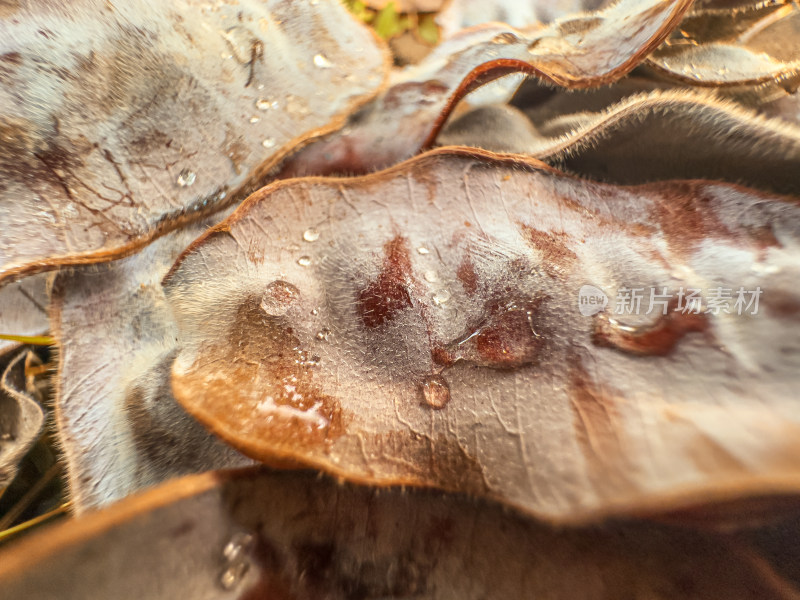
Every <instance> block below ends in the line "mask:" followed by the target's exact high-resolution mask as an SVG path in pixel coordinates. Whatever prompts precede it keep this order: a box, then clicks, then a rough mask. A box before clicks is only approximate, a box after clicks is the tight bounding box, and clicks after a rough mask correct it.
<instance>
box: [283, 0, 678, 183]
mask: <svg viewBox="0 0 800 600" xmlns="http://www.w3.org/2000/svg"><path fill="white" fill-rule="evenodd" d="M690 5H691V0H671V1H666V2H663V1H656V0H623V1H622V2H619V3H617V4H615V5H614V6H611V7H609V8H607V9H606V10H604V11H600V12H598V13H593V14H586V15H580V16H578V17H576V18H575V19H573V20H569V21H561V22H559V23H555V24H553V25H551V26H549V27H543V28H539V29H535V30H528V31H520V30H516V29H513V28H510V27H508V26H505V25H498V24H490V25H485V26H482V27H478V28H474V29H471V30H466V31H464V32H463V34H461V35H458V36H455V37H453V38H451V39H449V40H447V41H446V42H444V43H443V44H442V45H440V46H439V47H437V48H436V49H435V50H434V51H433V52H431V54H430V55H428V57H427V58H426V59H425V60H424V61H423V62H421V63H420V64H419V65H415V66H413V67H408V68H406V69H404V70H403V71H397V72H395V73H394V74H393V75H392V77H391V81H390V85H389V88H388V89H387V90H386V91H385V92H383V93H382V94H381V95H379V96H378V97H377V98H376V99H375V100H373V101H372V102H370V103H369V104H367V105H366V106H364V107H363V108H362V109H361V110H360V111H358V112H357V113H355V114H354V115H353V116H352V117H351V118H350V121H349V123H348V125H347V126H346V127H345V128H343V129H342V130H341V132H338V133H335V134H332V135H330V136H327V137H325V138H323V139H321V140H319V141H316V142H314V143H312V144H310V145H309V146H308V147H306V148H305V149H303V150H301V151H300V152H299V153H297V154H295V155H294V156H292V157H291V158H290V159H289V160H288V162H287V163H286V164H285V165H284V166H283V167H282V170H281V173H280V176H281V177H284V178H287V177H292V176H297V175H307V174H331V173H354V172H355V173H364V172H369V171H372V170H374V169H377V168H383V167H386V166H388V165H391V164H394V163H396V162H398V161H400V160H402V159H405V158H408V157H410V156H413V155H414V154H416V153H417V152H418V151H419V149H420V148H425V147H429V146H430V145H432V144H433V143H434V141H435V138H436V135H437V133H438V131H439V129H440V128H441V126H442V125H443V124H444V122H445V120H446V119H447V117H448V116H449V114H450V112H451V111H452V110H453V108H454V107H455V106H456V104H457V103H458V102H459V100H461V98H462V97H463V96H464V95H465V94H467V93H469V92H470V91H472V90H474V89H476V88H477V87H479V86H480V85H483V84H485V83H488V82H489V81H492V80H494V79H497V78H498V77H501V76H503V75H507V74H509V73H517V72H525V73H529V74H532V75H534V76H536V77H538V78H540V79H542V80H544V81H546V82H549V83H555V84H557V85H560V86H566V87H570V88H584V87H591V86H598V85H602V84H607V83H610V82H612V81H615V80H617V79H619V78H620V77H622V76H623V75H625V74H626V73H627V72H628V71H630V70H631V69H632V68H633V67H634V66H636V64H637V63H639V62H640V61H641V60H642V58H643V57H644V56H646V55H647V54H648V53H649V52H651V51H652V50H653V49H654V48H655V47H657V46H658V45H659V44H660V43H661V41H662V40H663V39H664V38H665V37H666V35H667V34H668V33H669V31H670V30H671V29H672V28H673V27H675V26H676V25H677V24H678V22H679V21H680V19H681V17H682V15H683V13H684V12H685V11H686V10H687V9H688V8H689V6H690Z"/></svg>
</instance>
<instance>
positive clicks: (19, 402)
mask: <svg viewBox="0 0 800 600" xmlns="http://www.w3.org/2000/svg"><path fill="white" fill-rule="evenodd" d="M27 355H28V351H27V350H23V351H21V352H20V353H19V354H18V355H17V356H15V357H13V358H12V359H11V360H10V361H8V362H7V363H5V361H4V363H5V364H4V365H3V372H2V379H0V491H2V490H3V489H4V488H5V487H6V486H7V485H8V484H9V483H11V481H12V480H13V479H14V477H15V476H16V474H17V465H18V464H19V462H20V461H21V460H22V459H23V458H24V457H25V454H27V452H28V450H29V449H30V447H31V446H32V445H33V444H34V443H35V442H36V440H37V439H38V437H39V433H40V432H41V430H42V426H43V425H44V411H43V410H42V407H41V406H39V403H38V402H36V400H34V399H33V398H31V396H30V395H29V394H28V393H27V391H26V388H25V358H26V356H27Z"/></svg>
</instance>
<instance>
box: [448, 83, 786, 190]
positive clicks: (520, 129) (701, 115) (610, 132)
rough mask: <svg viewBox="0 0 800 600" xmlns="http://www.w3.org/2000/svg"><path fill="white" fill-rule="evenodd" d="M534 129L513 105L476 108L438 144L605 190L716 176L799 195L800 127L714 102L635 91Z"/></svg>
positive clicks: (679, 94)
mask: <svg viewBox="0 0 800 600" xmlns="http://www.w3.org/2000/svg"><path fill="white" fill-rule="evenodd" d="M558 99H562V98H561V97H559V98H558ZM577 100H579V99H577ZM577 100H576V102H575V104H579V103H580V102H579V101H577ZM591 103H592V99H591V98H586V102H585V104H586V105H587V108H588V107H589V106H591ZM537 108H538V107H537ZM544 112H547V111H546V110H545V111H544ZM536 116H537V117H540V116H541V115H540V114H538V111H537V114H536ZM537 125H538V126H534V124H533V123H531V122H530V121H528V120H527V118H526V116H525V114H523V113H522V112H521V111H519V110H516V109H514V108H512V107H509V106H496V107H483V108H478V109H475V110H474V111H471V112H469V113H467V114H465V115H463V116H462V117H460V118H459V119H456V120H455V121H453V123H451V124H450V125H449V126H448V127H446V128H445V130H444V131H443V132H442V134H441V135H440V136H439V140H438V141H439V143H440V144H442V145H449V144H457V145H467V146H475V147H480V148H485V149H487V150H492V151H500V152H515V153H523V154H528V155H530V156H532V157H534V158H538V159H540V160H543V161H546V162H547V163H549V164H551V165H554V166H556V167H558V168H560V169H562V170H566V171H568V172H571V173H575V174H578V175H580V176H582V177H588V178H592V179H595V180H601V181H607V182H612V183H620V184H637V183H647V182H651V181H662V180H667V179H718V180H722V181H729V182H732V183H741V184H744V185H748V186H751V187H755V188H758V189H763V190H767V191H773V192H779V193H793V194H800V179H798V177H797V173H798V170H799V169H800V128H798V127H796V126H791V125H789V124H787V123H785V122H781V121H778V120H767V119H765V118H763V117H759V116H758V115H756V114H755V113H753V112H751V111H748V110H745V109H743V108H741V107H740V106H737V105H736V104H734V103H733V102H726V101H721V100H718V99H715V98H714V97H712V96H704V95H698V94H694V93H690V92H677V91H675V92H654V93H651V94H641V95H635V96H631V97H627V98H625V99H624V100H622V101H621V102H619V103H617V104H614V105H612V106H610V107H609V108H607V109H605V110H603V111H602V112H598V113H592V112H578V113H574V114H565V115H559V116H555V115H550V118H549V119H547V120H545V121H544V122H543V123H539V124H537Z"/></svg>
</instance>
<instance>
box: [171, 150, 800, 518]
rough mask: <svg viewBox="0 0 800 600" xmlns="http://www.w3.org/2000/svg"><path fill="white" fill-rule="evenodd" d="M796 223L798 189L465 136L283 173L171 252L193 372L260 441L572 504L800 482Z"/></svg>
mask: <svg viewBox="0 0 800 600" xmlns="http://www.w3.org/2000/svg"><path fill="white" fill-rule="evenodd" d="M798 232H800V206H798V203H797V201H796V200H795V199H790V198H785V197H780V196H774V195H769V194H765V193H762V192H756V191H752V190H748V189H745V188H741V187H737V186H734V185H729V184H722V183H713V182H702V181H678V182H663V183H654V184H650V185H644V186H639V187H630V188H626V187H615V186H610V185H604V184H597V183H592V182H589V181H582V180H577V179H573V178H570V177H567V176H564V175H563V174H560V173H558V172H555V171H553V170H551V169H549V168H546V167H545V166H544V165H542V164H541V163H538V162H537V161H531V160H528V161H525V160H522V159H521V158H520V157H505V158H504V157H499V156H496V155H491V154H489V153H484V152H480V151H477V150H474V151H471V150H468V149H458V148H450V149H442V150H440V151H433V152H431V153H428V154H426V155H423V156H421V157H419V158H417V159H414V160H411V161H408V162H406V163H403V164H402V165H399V166H397V167H396V168H393V169H389V170H386V171H383V172H380V173H376V174H374V175H371V176H366V177H362V178H356V179H329V180H326V179H305V180H296V181H292V182H280V183H278V184H275V185H273V186H269V187H267V188H264V190H262V191H260V192H258V193H257V194H256V195H254V196H252V197H251V198H250V200H249V201H248V202H247V203H245V204H244V205H243V206H242V207H241V208H240V209H239V211H238V212H237V213H235V214H234V215H233V216H232V217H231V218H230V219H228V220H227V221H226V222H225V223H223V224H221V225H220V226H219V227H218V228H216V229H215V230H212V231H211V232H210V233H209V234H208V235H206V236H204V237H203V238H200V239H199V240H198V241H197V242H195V243H194V244H193V245H192V246H191V247H190V248H189V250H187V253H186V254H185V255H184V256H183V257H182V258H181V259H179V261H178V263H176V266H175V267H174V268H173V270H172V271H171V273H170V275H168V277H167V279H166V281H165V289H166V293H167V297H168V299H169V301H170V302H171V303H172V305H173V307H174V310H175V316H176V318H177V320H178V323H179V327H180V339H181V343H180V346H181V350H180V352H179V353H178V355H177V358H176V360H175V362H174V365H173V370H172V388H173V392H174V394H175V397H176V398H177V399H178V401H179V402H180V403H181V404H182V405H183V406H184V407H186V409H187V410H188V411H189V412H190V413H192V414H193V415H195V416H196V417H197V418H198V419H199V420H200V421H202V422H203V423H205V424H206V426H208V427H209V428H210V429H212V430H213V431H214V432H215V433H217V434H218V435H220V436H221V437H222V438H224V439H226V440H227V441H229V442H230V443H231V444H233V445H234V446H235V447H237V448H239V449H240V450H241V451H242V452H244V453H245V454H248V455H250V456H253V457H255V458H258V459H260V460H262V461H265V462H268V463H275V464H283V463H286V462H297V463H300V464H304V465H309V466H314V467H316V468H319V469H322V470H325V471H328V472H331V473H334V474H336V475H338V476H342V477H346V478H350V479H353V480H356V481H362V482H370V483H374V484H384V485H386V484H398V483H403V484H413V485H424V486H437V487H440V488H444V489H448V490H457V491H462V492H470V493H475V494H479V495H485V496H489V497H492V498H495V499H498V500H500V501H502V502H505V503H508V504H510V505H514V506H517V507H521V508H522V509H523V510H525V511H527V512H529V513H533V514H536V515H538V516H540V517H543V518H546V519H550V520H553V521H581V520H587V519H593V518H597V517H598V516H600V515H604V514H609V513H619V512H626V513H630V512H657V511H663V510H674V509H676V508H678V507H685V506H689V505H693V504H696V503H705V502H711V501H715V500H730V499H736V498H740V497H744V496H748V495H751V494H757V495H762V494H773V493H775V494H781V493H796V492H798V491H800V466H798V465H800V461H798V458H799V457H800V445H798V439H800V438H798V434H800V423H798V419H797V410H796V406H795V404H796V403H795V400H794V399H795V397H796V389H797V383H798V379H797V378H798V373H800V369H799V368H798V367H800V345H798V339H797V336H796V335H794V333H793V329H792V327H793V325H794V324H795V323H796V321H797V319H798V318H799V315H800V296H798V289H797V285H796V281H797V277H798V275H800V273H799V272H798V264H800V262H799V261H798V252H799V251H800V245H799V244H800V235H799V233H798ZM587 285H588V286H594V287H590V288H585V289H584V293H583V296H585V297H587V298H588V297H593V298H595V299H596V301H597V302H598V304H597V305H596V306H595V307H594V308H597V309H598V310H599V309H600V308H602V306H601V304H600V302H599V300H597V299H598V298H605V299H606V302H608V298H612V299H613V298H614V297H616V296H617V295H620V294H621V296H620V297H622V298H624V294H625V290H628V291H629V292H630V290H631V289H641V290H642V291H640V292H639V293H640V294H641V295H643V294H644V289H645V288H654V289H655V292H656V293H657V294H662V296H661V300H660V302H659V303H657V304H656V305H655V306H654V308H651V309H650V312H647V311H646V309H647V306H646V303H647V300H646V299H645V300H644V302H643V303H642V304H643V306H642V307H641V313H639V314H623V315H622V316H617V315H616V314H614V313H612V309H613V308H614V304H613V303H612V304H611V305H610V306H608V307H607V309H606V310H605V311H601V312H599V313H596V314H595V315H594V316H584V315H583V314H582V313H581V312H580V311H579V307H580V306H581V305H579V298H580V297H581V293H580V290H581V289H582V288H583V286H587ZM664 288H667V290H669V291H670V292H671V293H672V295H673V297H672V300H670V301H669V302H667V301H666V300H665V299H664V296H663V294H664V293H665V291H664ZM739 288H742V289H741V290H739ZM679 289H681V290H684V291H687V293H688V291H689V290H692V289H695V290H701V291H702V293H701V295H700V296H698V298H700V300H698V303H694V302H690V303H689V304H687V303H686V302H684V303H683V305H680V304H676V303H675V302H674V301H677V299H678V296H677V294H678V290H679ZM724 290H728V292H727V293H728V295H732V296H733V297H732V298H731V299H730V305H728V306H727V309H728V310H729V311H730V314H728V313H726V312H724V311H723V309H724V308H726V305H725V303H724V298H723V297H722V296H720V294H723V293H724ZM737 290H739V296H738V297H737ZM747 290H753V292H752V294H751V293H750V292H747ZM755 290H758V292H756V291H755ZM745 292H746V294H745ZM715 294H716V295H715ZM720 298H722V299H720ZM737 298H738V300H737V301H744V300H746V301H747V304H748V306H749V308H747V309H746V310H745V311H743V310H742V309H743V308H744V306H743V305H740V306H739V312H744V313H746V314H736V305H734V304H733V302H734V300H735V299H737ZM754 299H758V300H760V304H759V308H758V311H757V314H750V313H748V312H746V311H748V310H749V311H750V312H752V310H753V305H752V302H753V300H754ZM583 308H584V309H585V308H587V307H586V306H585V307H583ZM622 308H623V309H625V308H626V306H625V304H623V305H622ZM628 310H630V311H632V310H633V305H632V304H631V305H630V307H629V309H628ZM706 311H708V312H706ZM637 312H638V311H637ZM645 313H646V314H645ZM694 313H696V314H694Z"/></svg>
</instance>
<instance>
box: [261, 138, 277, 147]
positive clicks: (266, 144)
mask: <svg viewBox="0 0 800 600" xmlns="http://www.w3.org/2000/svg"><path fill="white" fill-rule="evenodd" d="M261 145H262V146H264V148H274V147H275V140H273V139H272V138H267V139H265V140H264V141H263V142H261Z"/></svg>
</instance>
